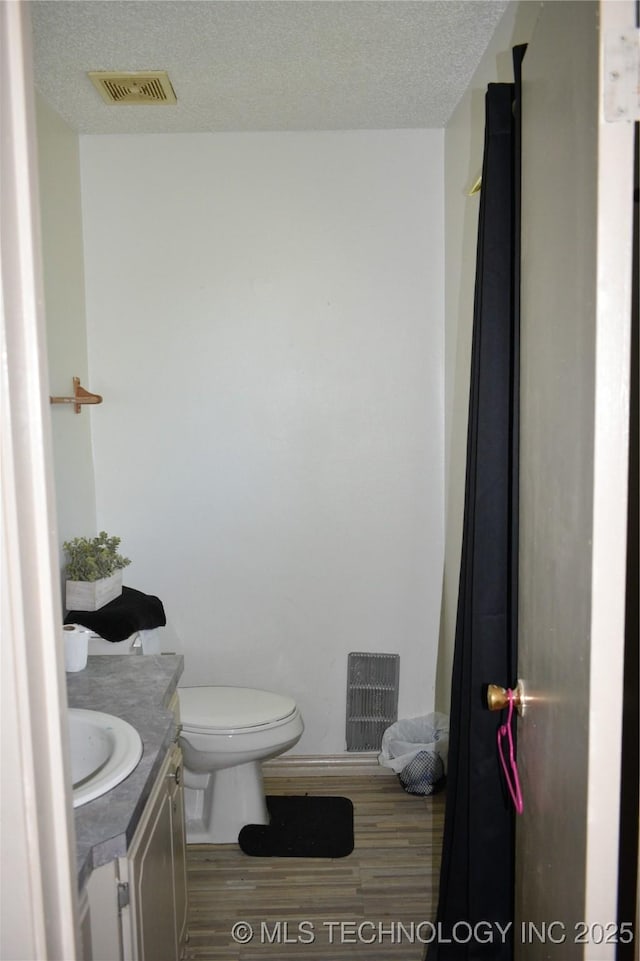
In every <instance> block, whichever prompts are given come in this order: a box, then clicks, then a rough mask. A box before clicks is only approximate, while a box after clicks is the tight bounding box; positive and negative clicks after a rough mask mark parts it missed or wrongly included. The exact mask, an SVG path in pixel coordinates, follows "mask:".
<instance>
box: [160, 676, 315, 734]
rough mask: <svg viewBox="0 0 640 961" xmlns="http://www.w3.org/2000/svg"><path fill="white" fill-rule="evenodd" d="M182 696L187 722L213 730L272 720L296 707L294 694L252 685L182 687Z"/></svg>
mask: <svg viewBox="0 0 640 961" xmlns="http://www.w3.org/2000/svg"><path fill="white" fill-rule="evenodd" d="M178 696H179V699H180V720H181V722H182V724H183V726H184V727H197V728H204V729H205V730H210V731H213V730H218V731H229V730H234V729H238V728H248V727H258V726H260V725H262V724H271V723H273V722H274V721H281V720H282V719H283V718H286V717H289V715H290V714H293V712H294V711H295V709H296V702H295V701H294V700H293V698H291V697H286V696H285V695H283V694H274V693H273V692H272V691H258V690H254V688H251V687H181V688H179V689H178Z"/></svg>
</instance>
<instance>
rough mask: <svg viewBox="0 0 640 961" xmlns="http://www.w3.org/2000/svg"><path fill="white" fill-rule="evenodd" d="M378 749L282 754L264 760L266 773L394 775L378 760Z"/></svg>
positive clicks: (295, 775) (295, 774)
mask: <svg viewBox="0 0 640 961" xmlns="http://www.w3.org/2000/svg"><path fill="white" fill-rule="evenodd" d="M378 753H379V752H378V751H362V752H358V753H357V754H356V753H345V754H283V755H282V756H281V757H274V758H271V759H270V760H268V761H265V762H264V763H263V765H262V770H263V771H264V774H265V776H266V777H314V776H322V777H331V776H334V777H340V776H343V777H346V776H351V775H357V774H366V775H368V776H369V777H370V776H371V775H375V776H378V775H379V776H381V777H388V776H389V775H391V776H392V777H395V776H396V775H395V774H394V772H393V771H392V770H390V768H387V767H382V765H381V764H379V763H378Z"/></svg>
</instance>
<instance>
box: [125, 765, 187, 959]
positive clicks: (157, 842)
mask: <svg viewBox="0 0 640 961" xmlns="http://www.w3.org/2000/svg"><path fill="white" fill-rule="evenodd" d="M170 764H171V755H169V756H168V757H167V760H166V761H165V763H164V765H163V767H162V771H161V773H160V777H159V778H158V782H157V785H156V789H155V790H154V791H153V793H152V796H151V798H150V800H149V803H148V804H147V808H146V810H145V813H144V815H143V819H142V821H141V822H140V824H139V825H138V829H137V831H136V835H135V838H134V842H133V844H132V845H131V848H130V850H129V854H128V858H127V860H128V862H129V865H128V866H129V886H130V887H129V891H130V898H131V920H132V927H133V932H132V933H133V942H134V957H135V958H136V961H176V959H177V957H178V955H177V937H176V920H175V910H174V883H173V858H174V853H173V847H174V842H173V810H172V809H173V800H172V798H171V796H170V792H169V784H170V783H171V782H170V781H169V770H170Z"/></svg>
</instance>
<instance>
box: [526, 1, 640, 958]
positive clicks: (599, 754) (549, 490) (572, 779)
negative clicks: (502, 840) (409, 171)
mask: <svg viewBox="0 0 640 961" xmlns="http://www.w3.org/2000/svg"><path fill="white" fill-rule="evenodd" d="M634 22H635V16H634V4H633V3H632V2H620V3H618V2H614V0H606V2H604V3H603V4H602V6H600V5H599V4H597V3H592V2H582V0H581V2H575V3H574V2H562V3H549V4H545V5H544V6H543V7H542V10H541V14H540V18H539V21H538V24H537V26H536V29H535V32H534V35H533V38H532V40H531V42H530V44H529V47H528V49H527V53H526V56H525V59H524V63H523V95H522V110H523V174H522V191H523V194H522V204H523V207H522V231H523V234H522V236H523V242H522V394H521V398H522V410H521V505H520V509H521V521H520V527H521V533H520V651H519V674H520V676H521V677H522V678H523V679H524V681H525V685H526V694H527V698H528V700H527V708H526V713H525V716H524V718H523V719H522V720H521V721H520V722H519V731H518V756H519V762H520V768H521V779H522V782H523V783H522V787H523V794H524V803H525V809H524V813H523V815H522V817H520V818H518V825H517V845H516V929H515V933H516V937H515V943H516V958H518V959H532V961H533V959H535V961H541V959H544V958H557V959H561V961H570V959H573V958H589V959H593V961H608V959H612V958H614V956H615V943H610V942H613V941H615V938H616V936H617V935H618V932H616V929H615V922H616V885H617V865H618V856H617V854H618V809H619V778H620V769H619V765H620V739H621V704H620V692H621V689H622V663H623V640H624V599H625V546H626V503H627V502H626V491H627V456H628V405H629V337H630V334H629V331H630V318H631V307H630V286H631V270H632V264H631V240H632V220H631V212H632V195H633V185H632V174H633V124H632V123H631V122H628V121H627V122H605V121H604V120H603V118H602V116H601V101H602V92H601V90H600V89H599V85H600V81H599V62H600V49H601V46H602V43H601V39H602V38H603V37H605V36H606V35H607V34H608V33H609V31H610V30H612V29H615V30H618V29H620V30H624V28H625V27H633V24H634ZM600 29H601V33H600ZM523 925H524V927H523ZM601 926H602V927H601ZM627 936H628V934H624V933H623V937H627Z"/></svg>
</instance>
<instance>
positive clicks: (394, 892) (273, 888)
mask: <svg viewBox="0 0 640 961" xmlns="http://www.w3.org/2000/svg"><path fill="white" fill-rule="evenodd" d="M266 792H267V794H329V795H341V796H343V797H349V798H351V800H352V801H353V805H354V828H355V848H354V851H353V853H352V854H350V855H349V856H348V857H345V858H336V859H333V860H332V859H321V858H254V857H248V856H247V855H245V854H243V853H242V851H240V849H239V848H238V847H237V845H227V844H219V845H190V846H189V847H188V854H187V861H188V879H189V899H190V909H189V932H190V941H189V945H188V953H187V957H188V958H191V959H197V961H214V959H216V961H217V959H224V961H261V959H265V961H272V959H274V958H277V959H283V961H284V959H287V961H310V959H314V958H323V959H324V961H343V959H347V958H352V957H354V956H356V957H361V958H367V961H386V959H389V961H391V959H396V958H397V959H403V961H421V959H422V958H423V957H424V952H425V943H426V942H427V941H428V939H429V937H430V935H431V931H432V929H431V925H430V922H432V921H433V919H434V916H435V911H436V906H437V891H438V880H439V870H440V849H441V844H442V831H443V824H444V794H443V793H440V794H436V795H433V796H431V797H426V798H423V797H415V796H413V795H409V794H407V793H405V791H403V789H402V787H401V786H400V783H399V782H398V779H397V778H396V777H395V776H393V775H390V776H380V775H378V776H371V775H367V774H358V775H355V776H351V777H344V776H326V777H317V776H316V777H295V778H289V777H273V778H269V779H267V780H266ZM234 925H235V928H234ZM241 941H246V943H244V944H243V943H240V942H241Z"/></svg>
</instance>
